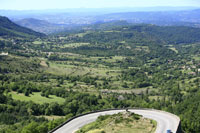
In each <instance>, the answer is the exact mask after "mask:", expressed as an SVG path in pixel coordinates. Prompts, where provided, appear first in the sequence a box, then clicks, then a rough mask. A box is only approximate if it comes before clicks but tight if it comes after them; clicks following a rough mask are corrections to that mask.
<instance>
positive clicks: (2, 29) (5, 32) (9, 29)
mask: <svg viewBox="0 0 200 133" xmlns="http://www.w3.org/2000/svg"><path fill="white" fill-rule="evenodd" d="M0 36H20V37H40V36H45V35H44V34H42V33H38V32H35V31H33V30H31V29H28V28H25V27H22V26H19V25H17V24H15V23H13V22H12V21H11V20H9V19H8V18H7V17H3V16H0Z"/></svg>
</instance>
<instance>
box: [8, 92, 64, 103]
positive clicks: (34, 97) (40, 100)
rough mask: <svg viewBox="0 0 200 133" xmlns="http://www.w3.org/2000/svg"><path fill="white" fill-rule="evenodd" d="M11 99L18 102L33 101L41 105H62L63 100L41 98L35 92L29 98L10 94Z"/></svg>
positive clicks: (52, 97)
mask: <svg viewBox="0 0 200 133" xmlns="http://www.w3.org/2000/svg"><path fill="white" fill-rule="evenodd" d="M9 94H11V95H12V98H13V99H15V100H20V101H34V102H35V103H39V104H43V103H52V102H58V103H59V104H62V103H64V101H65V99H64V98H60V97H57V96H54V95H49V98H47V97H42V96H41V93H40V92H35V93H33V94H31V95H30V96H25V95H24V94H17V93H16V92H10V93H9Z"/></svg>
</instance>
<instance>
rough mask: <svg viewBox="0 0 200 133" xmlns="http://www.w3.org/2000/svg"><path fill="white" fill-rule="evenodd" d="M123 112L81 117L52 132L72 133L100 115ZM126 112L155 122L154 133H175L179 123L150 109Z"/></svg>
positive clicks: (162, 113)
mask: <svg viewBox="0 0 200 133" xmlns="http://www.w3.org/2000/svg"><path fill="white" fill-rule="evenodd" d="M123 111H125V110H124V109H123V110H122V109H121V110H110V111H102V112H97V113H91V114H87V115H83V116H80V117H77V118H75V119H73V120H71V121H69V122H68V123H66V124H65V125H63V126H62V127H60V128H58V129H57V130H56V131H54V133H74V132H75V131H77V130H78V129H79V128H81V127H82V126H84V125H86V124H88V123H91V122H93V121H95V120H96V119H97V117H98V116H100V115H106V114H110V115H112V114H116V113H119V112H123ZM128 111H130V112H134V113H136V114H139V115H142V116H143V117H145V118H149V119H153V120H155V121H157V128H156V133H166V131H167V130H171V131H172V132H173V133H176V132H177V129H178V126H179V123H180V119H179V117H177V116H176V115H173V114H171V113H168V112H164V111H159V110H152V109H129V110H128Z"/></svg>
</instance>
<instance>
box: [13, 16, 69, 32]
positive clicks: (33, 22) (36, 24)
mask: <svg viewBox="0 0 200 133" xmlns="http://www.w3.org/2000/svg"><path fill="white" fill-rule="evenodd" d="M15 23H16V24H18V25H20V26H23V27H27V28H30V29H32V30H34V31H37V32H41V33H45V34H49V33H54V32H59V31H62V30H63V29H64V28H65V27H66V25H59V24H53V23H49V22H47V21H45V20H40V19H35V18H25V19H21V20H18V21H15Z"/></svg>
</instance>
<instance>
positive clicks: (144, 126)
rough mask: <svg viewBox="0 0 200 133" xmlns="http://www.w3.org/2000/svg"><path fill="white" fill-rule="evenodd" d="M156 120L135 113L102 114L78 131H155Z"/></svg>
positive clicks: (85, 132)
mask: <svg viewBox="0 0 200 133" xmlns="http://www.w3.org/2000/svg"><path fill="white" fill-rule="evenodd" d="M155 129H156V122H155V121H153V120H150V119H145V118H142V116H139V115H137V114H134V113H130V112H124V113H118V114H114V115H105V116H100V117H98V119H97V120H96V121H95V122H92V123H90V124H87V125H85V126H83V127H82V128H81V129H80V130H78V131H77V132H76V133H154V132H155Z"/></svg>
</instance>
